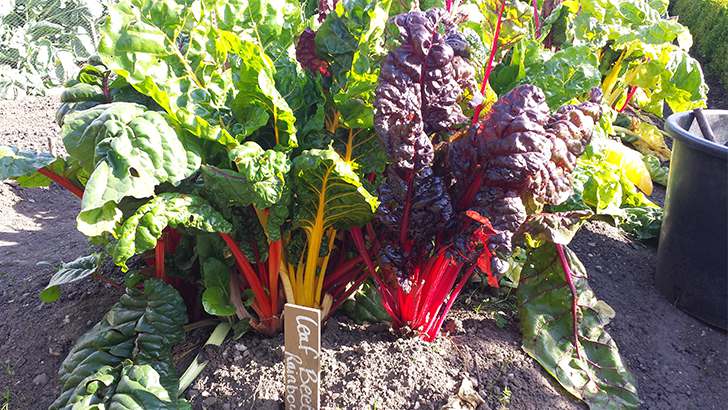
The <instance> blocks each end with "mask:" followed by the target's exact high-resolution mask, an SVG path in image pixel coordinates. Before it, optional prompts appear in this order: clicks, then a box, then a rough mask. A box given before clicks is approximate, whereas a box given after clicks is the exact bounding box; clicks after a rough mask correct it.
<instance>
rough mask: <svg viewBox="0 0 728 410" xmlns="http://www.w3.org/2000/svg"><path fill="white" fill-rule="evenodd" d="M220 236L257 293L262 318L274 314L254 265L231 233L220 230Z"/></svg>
mask: <svg viewBox="0 0 728 410" xmlns="http://www.w3.org/2000/svg"><path fill="white" fill-rule="evenodd" d="M220 237H221V238H222V239H223V240H224V241H225V243H226V244H227V246H228V248H230V252H232V254H233V256H234V257H235V262H236V263H237V265H238V269H240V271H241V272H240V273H241V274H242V275H243V277H245V280H246V281H247V282H248V284H249V285H250V288H251V289H252V290H253V293H254V294H255V300H256V302H257V303H258V306H259V308H260V311H261V312H262V313H263V317H262V318H261V320H263V319H267V318H269V317H270V316H272V311H271V309H270V306H271V305H270V300H269V299H268V295H267V294H266V293H265V290H263V286H262V285H261V284H260V280H259V279H258V276H257V275H256V273H255V271H254V270H253V267H252V266H251V265H250V262H249V261H248V258H246V257H245V254H243V252H242V251H241V250H240V248H239V247H238V244H237V243H235V240H234V239H233V238H232V237H231V236H230V235H228V234H226V233H222V232H220Z"/></svg>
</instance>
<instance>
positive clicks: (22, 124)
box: [0, 98, 728, 409]
mask: <svg viewBox="0 0 728 410" xmlns="http://www.w3.org/2000/svg"><path fill="white" fill-rule="evenodd" d="M55 106H56V104H55V102H54V100H53V99H48V98H36V99H27V100H21V101H15V102H0V144H12V145H18V146H22V147H24V148H36V149H46V147H48V140H49V138H50V139H51V140H52V141H54V144H55V145H56V149H58V148H57V147H58V145H57V144H58V141H57V138H58V137H57V132H58V129H57V127H56V126H55V125H54V123H53V115H54V110H55ZM77 211H78V202H77V200H76V199H75V198H74V197H73V196H71V195H70V194H68V193H66V192H65V191H63V190H62V188H60V187H57V186H52V187H50V188H49V189H34V190H26V189H22V188H18V187H17V186H14V185H12V184H9V183H0V408H2V405H3V404H5V402H8V403H9V406H8V408H9V409H39V408H45V407H47V406H48V405H49V404H50V403H51V402H52V400H53V399H54V398H55V396H56V394H57V393H58V389H59V386H58V380H57V376H56V371H57V369H58V366H59V365H60V363H61V361H62V360H63V358H64V357H65V355H66V354H67V353H68V351H69V349H70V348H71V346H72V345H73V342H74V341H75V340H76V338H78V337H79V336H80V335H81V334H82V333H83V332H84V331H85V330H86V329H88V328H90V327H91V326H92V325H93V323H95V322H96V321H98V320H99V319H100V318H101V317H102V316H103V314H104V313H105V312H106V311H107V310H108V308H109V306H110V305H111V304H113V303H114V302H115V301H116V299H117V298H118V292H117V291H116V290H114V289H113V288H110V287H108V286H106V285H102V284H100V283H98V282H94V281H87V282H84V283H82V284H81V285H78V286H75V287H73V289H64V294H63V296H62V298H61V300H59V301H58V302H56V303H54V304H52V305H43V304H41V302H40V301H39V300H38V296H37V295H38V293H39V292H40V291H41V290H42V289H43V287H44V286H45V285H46V283H47V281H48V279H49V278H50V276H51V275H52V274H53V272H54V271H55V270H54V268H55V267H56V266H57V265H58V264H59V263H61V262H67V261H70V260H73V259H75V258H76V257H78V256H81V255H84V254H87V253H88V252H89V247H88V245H87V242H86V240H85V238H84V237H83V236H82V235H81V234H80V233H78V232H77V231H76V229H75V215H76V213H77ZM572 247H573V248H574V250H575V251H576V253H577V255H578V256H579V257H580V258H581V259H582V261H583V262H584V264H585V266H586V267H587V270H588V271H589V274H590V276H591V279H590V283H591V285H592V287H593V288H594V290H595V292H596V294H597V295H598V296H599V297H600V298H603V299H604V300H605V301H606V302H607V303H609V304H610V305H611V306H612V307H613V308H614V309H615V310H616V312H617V317H616V318H615V319H614V320H613V322H612V324H611V325H609V328H608V329H609V331H610V333H611V334H612V336H613V337H614V339H615V340H616V341H617V343H618V345H619V346H620V348H621V352H622V355H623V357H624V358H625V360H626V362H627V364H628V365H629V368H630V369H631V370H632V372H633V373H634V374H635V376H636V378H637V380H638V383H639V386H638V387H639V392H640V397H641V398H642V400H643V401H644V405H643V407H644V408H646V409H665V408H681V409H682V408H686V409H719V408H724V404H725V403H726V402H728V337H727V336H726V334H725V332H722V331H718V330H715V329H713V328H711V327H709V326H707V325H704V324H703V323H701V322H699V321H697V320H695V319H693V318H692V317H689V316H687V315H685V314H684V313H682V312H680V311H679V310H677V309H675V308H674V307H673V306H671V305H670V304H669V303H668V302H667V301H666V300H665V299H664V298H662V297H661V295H660V294H659V293H658V292H657V290H656V289H655V287H654V285H653V279H654V274H655V272H654V269H655V268H654V267H655V265H656V263H655V258H656V249H655V246H654V244H648V245H643V244H639V243H635V242H632V241H630V240H629V239H627V238H625V237H624V236H623V235H622V234H621V233H620V231H619V230H618V229H616V228H614V227H612V226H610V225H609V224H607V223H605V222H590V223H588V224H587V225H586V226H585V228H584V229H582V231H581V232H580V233H579V235H578V236H577V238H576V239H575V241H574V243H573V245H572ZM40 261H46V262H48V263H49V265H48V264H38V262H40ZM462 299H463V300H462V301H461V302H459V304H458V305H457V306H456V308H455V309H454V310H453V314H452V317H453V318H454V319H455V323H456V324H457V326H455V327H456V328H458V330H456V331H455V332H454V334H452V335H450V336H446V337H442V338H440V339H438V340H437V341H436V342H435V343H432V344H425V343H423V342H420V341H418V340H416V339H402V338H397V337H395V336H394V335H392V334H391V333H390V331H389V330H388V329H387V327H386V326H383V325H363V326H360V325H355V324H353V323H351V322H350V321H349V320H348V319H346V318H345V317H341V316H337V317H334V318H333V319H332V320H331V321H330V322H329V323H328V324H327V326H326V328H325V331H324V335H323V350H324V356H323V379H324V381H323V384H324V385H323V389H322V391H323V395H322V399H323V403H324V405H325V406H326V408H345V409H349V408H356V409H359V408H382V409H415V408H422V409H430V408H439V407H440V406H441V405H442V404H444V403H445V402H446V401H447V399H448V398H449V397H451V396H453V395H454V394H455V392H456V391H457V389H458V387H459V385H460V383H461V382H462V380H463V379H464V378H466V377H468V378H471V379H472V380H473V381H474V383H475V384H476V390H477V391H478V392H479V393H480V395H481V397H482V398H483V399H485V401H486V404H484V405H482V406H481V408H483V409H496V408H508V407H510V408H514V409H543V408H549V409H551V408H554V409H576V408H584V406H583V405H582V404H581V403H579V402H577V401H575V400H573V399H572V398H570V397H569V396H568V395H567V394H566V393H564V391H563V390H562V389H561V388H560V387H559V386H558V385H556V384H555V383H554V382H552V380H551V378H550V377H549V376H548V375H546V374H545V373H544V372H543V371H542V370H541V369H540V367H539V366H538V364H536V363H535V362H534V361H533V360H531V359H530V358H529V357H528V356H527V355H526V354H525V353H524V352H523V351H522V350H521V348H520V335H519V332H518V323H517V317H516V315H515V314H514V311H513V309H514V307H513V300H512V297H508V296H506V295H504V294H500V293H499V294H494V293H491V292H489V291H480V290H479V289H477V286H473V287H471V288H470V289H467V290H466V292H464V295H463V298H462ZM197 339H199V336H198V337H197ZM195 342H196V341H195ZM280 346H281V338H280V337H278V338H273V339H265V338H261V337H259V336H256V335H253V334H249V335H245V336H243V337H242V338H241V339H240V340H238V341H230V342H227V343H226V344H225V345H223V346H222V347H221V348H220V349H218V350H217V351H213V352H210V354H209V357H210V358H211V363H210V365H209V366H208V368H207V369H206V370H205V372H204V373H203V374H202V375H201V376H200V378H198V380H197V381H196V382H195V383H194V384H193V386H192V388H191V389H190V390H188V392H187V396H188V397H189V398H190V399H191V400H192V402H193V405H194V407H195V408H209V409H227V408H231V409H232V408H244V409H266V408H270V409H277V408H281V406H282V404H281V400H280V396H281V393H282V390H283V384H282V380H283V378H282V375H283V373H282V364H281V358H282V351H281V347H280Z"/></svg>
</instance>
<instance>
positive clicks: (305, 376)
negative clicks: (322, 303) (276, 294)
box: [283, 303, 321, 410]
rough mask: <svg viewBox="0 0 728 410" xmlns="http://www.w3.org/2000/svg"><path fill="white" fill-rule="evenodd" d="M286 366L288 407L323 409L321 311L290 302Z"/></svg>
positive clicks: (286, 310) (291, 409)
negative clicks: (320, 402)
mask: <svg viewBox="0 0 728 410" xmlns="http://www.w3.org/2000/svg"><path fill="white" fill-rule="evenodd" d="M283 317H284V320H285V323H284V329H283V336H284V338H285V345H286V347H285V349H286V350H285V354H284V358H283V360H284V368H285V377H286V391H285V392H284V393H285V394H284V399H285V400H284V401H285V403H286V409H287V410H304V409H305V410H311V409H316V410H318V409H319V399H320V390H319V383H320V381H321V380H320V375H321V311H320V310H319V309H314V308H309V307H304V306H298V305H294V304H291V303H286V306H285V308H284V310H283Z"/></svg>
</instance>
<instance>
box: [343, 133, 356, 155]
mask: <svg viewBox="0 0 728 410" xmlns="http://www.w3.org/2000/svg"><path fill="white" fill-rule="evenodd" d="M353 147H354V130H352V129H351V128H350V129H349V139H348V140H347V141H346V155H344V161H346V162H351V151H352V150H353Z"/></svg>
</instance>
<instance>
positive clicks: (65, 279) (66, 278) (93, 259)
mask: <svg viewBox="0 0 728 410" xmlns="http://www.w3.org/2000/svg"><path fill="white" fill-rule="evenodd" d="M100 262H101V254H99V253H93V254H91V255H88V256H82V257H79V258H77V259H76V260H74V261H71V262H68V263H64V264H63V265H61V268H60V269H58V272H56V273H55V274H54V275H53V276H52V277H51V280H50V282H48V285H46V287H45V288H44V289H43V290H42V291H41V292H40V300H42V301H43V302H44V303H51V302H55V301H57V300H58V298H60V297H61V285H66V284H69V283H72V282H76V281H79V280H82V279H85V278H87V277H89V276H91V275H93V274H94V273H95V272H96V271H97V270H98V269H99V263H100Z"/></svg>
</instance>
